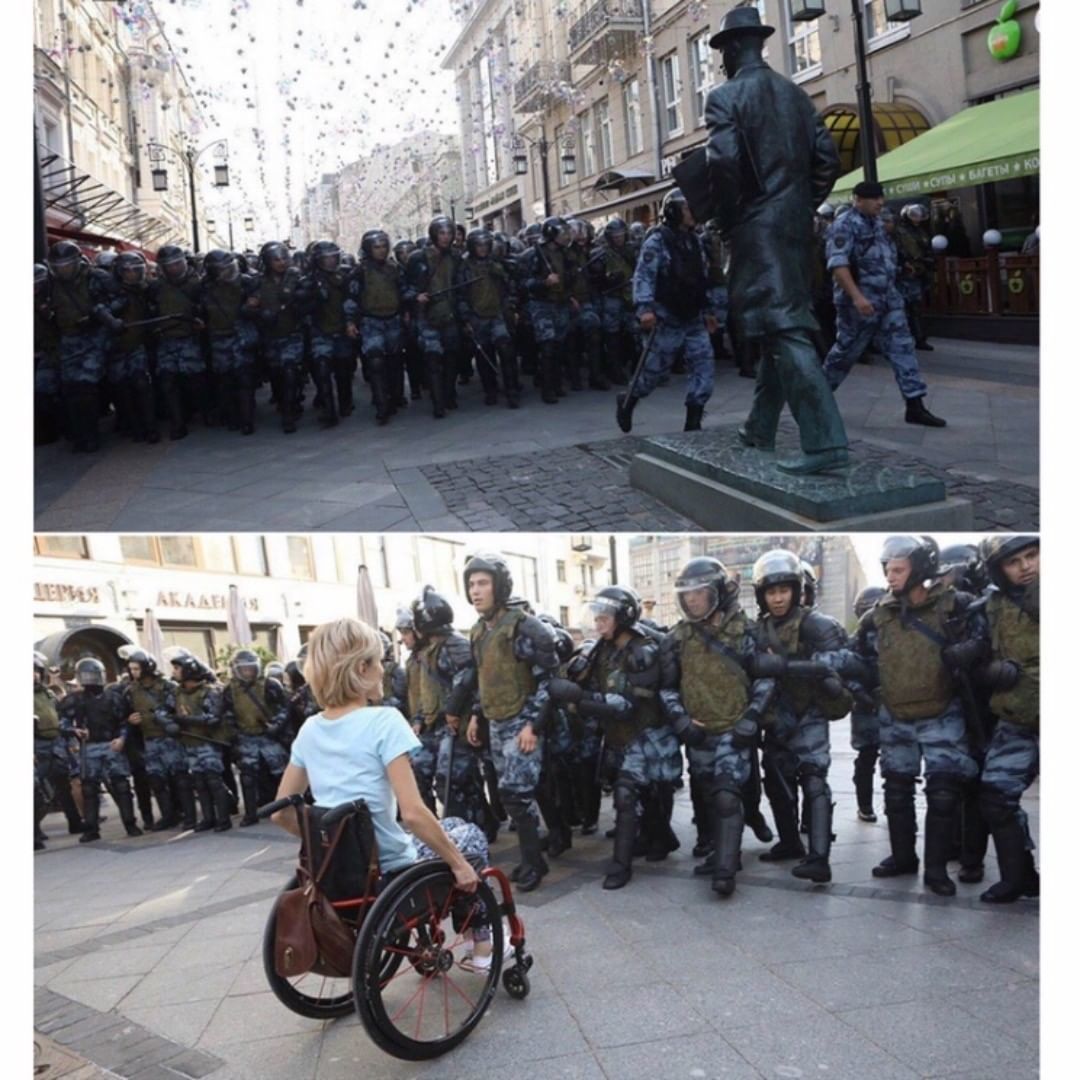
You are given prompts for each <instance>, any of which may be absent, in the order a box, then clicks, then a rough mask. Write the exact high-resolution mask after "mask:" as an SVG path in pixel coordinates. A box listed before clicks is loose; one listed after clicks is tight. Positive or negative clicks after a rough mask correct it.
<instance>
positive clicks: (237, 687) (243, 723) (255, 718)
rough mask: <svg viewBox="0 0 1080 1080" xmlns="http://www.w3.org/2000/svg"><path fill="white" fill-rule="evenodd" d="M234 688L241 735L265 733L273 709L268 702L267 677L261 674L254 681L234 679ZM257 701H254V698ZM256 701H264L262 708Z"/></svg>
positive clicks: (236, 713)
mask: <svg viewBox="0 0 1080 1080" xmlns="http://www.w3.org/2000/svg"><path fill="white" fill-rule="evenodd" d="M229 686H230V687H231V688H232V703H233V715H234V716H235V717H236V730H237V731H239V732H240V734H241V735H265V734H266V725H267V724H268V723H269V722H270V720H269V717H270V715H271V710H270V708H269V706H268V705H267V704H266V678H265V676H262V675H260V676H259V678H257V679H256V680H255V681H254V682H253V683H244V682H241V681H240V680H239V679H233V680H232V681H231V682H230V683H229ZM253 697H254V698H255V701H252V698H253ZM256 702H262V708H261V709H260V708H259V706H258V705H257V704H256Z"/></svg>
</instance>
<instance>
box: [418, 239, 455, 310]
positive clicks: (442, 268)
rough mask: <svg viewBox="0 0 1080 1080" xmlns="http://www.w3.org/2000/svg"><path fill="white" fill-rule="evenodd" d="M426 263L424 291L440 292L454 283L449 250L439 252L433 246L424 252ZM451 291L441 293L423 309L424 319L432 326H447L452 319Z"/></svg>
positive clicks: (451, 257) (452, 265)
mask: <svg viewBox="0 0 1080 1080" xmlns="http://www.w3.org/2000/svg"><path fill="white" fill-rule="evenodd" d="M424 258H425V259H426V260H427V264H428V271H429V273H428V283H427V289H426V290H425V291H426V292H429V293H433V292H441V291H442V290H443V289H449V288H450V286H451V285H453V284H454V256H453V255H452V254H451V253H450V252H449V251H447V252H443V253H440V252H438V251H436V250H435V249H434V248H428V249H427V250H426V251H425V252H424ZM453 297H454V294H453V293H443V294H442V296H438V297H436V298H435V299H434V300H432V301H431V303H429V304H428V305H427V307H426V309H425V310H424V319H425V320H426V321H427V322H428V323H430V324H431V325H432V326H449V325H450V323H452V322H453V321H454V303H453Z"/></svg>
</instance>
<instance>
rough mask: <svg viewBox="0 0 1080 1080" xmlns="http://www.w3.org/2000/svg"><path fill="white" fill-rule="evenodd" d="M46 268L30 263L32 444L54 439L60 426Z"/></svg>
mask: <svg viewBox="0 0 1080 1080" xmlns="http://www.w3.org/2000/svg"><path fill="white" fill-rule="evenodd" d="M51 292H52V288H51V283H50V280H49V268H48V267H47V266H46V265H45V264H44V263H34V445H35V446H44V445H46V444H47V443H52V442H55V441H56V440H57V439H58V438H59V436H60V432H61V430H62V429H63V417H62V412H61V398H60V334H59V331H58V330H57V327H56V320H55V317H54V315H53V309H52V297H51Z"/></svg>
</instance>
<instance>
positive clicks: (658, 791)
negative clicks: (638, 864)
mask: <svg viewBox="0 0 1080 1080" xmlns="http://www.w3.org/2000/svg"><path fill="white" fill-rule="evenodd" d="M650 803H651V806H652V808H653V811H652V821H651V824H650V825H649V827H648V832H647V834H646V848H645V859H646V861H647V862H660V861H662V860H663V859H666V858H667V857H668V855H670V854H671V853H672V852H673V851H678V850H679V848H680V847H681V846H682V844H681V843H680V842H679V838H678V837H677V836H676V835H675V831H674V830H673V829H672V827H671V813H672V810H673V809H674V804H675V793H674V791H673V790H672V788H671V785H670V784H666V783H660V784H658V785H656V787H655V788H654V792H653V797H652V799H651V800H650ZM646 821H648V818H646Z"/></svg>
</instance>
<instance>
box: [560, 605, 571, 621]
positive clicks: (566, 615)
mask: <svg viewBox="0 0 1080 1080" xmlns="http://www.w3.org/2000/svg"><path fill="white" fill-rule="evenodd" d="M559 622H560V623H561V624H562V625H563V626H569V625H570V609H569V608H568V607H564V606H563V605H561V604H560V605H559Z"/></svg>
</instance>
